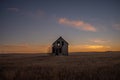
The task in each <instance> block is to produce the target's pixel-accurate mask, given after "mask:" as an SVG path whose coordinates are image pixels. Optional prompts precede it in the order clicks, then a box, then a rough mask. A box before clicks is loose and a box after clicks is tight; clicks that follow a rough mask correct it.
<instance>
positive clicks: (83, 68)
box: [0, 54, 120, 80]
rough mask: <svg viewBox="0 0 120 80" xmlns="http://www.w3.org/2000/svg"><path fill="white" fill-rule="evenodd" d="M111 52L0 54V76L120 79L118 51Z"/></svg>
mask: <svg viewBox="0 0 120 80" xmlns="http://www.w3.org/2000/svg"><path fill="white" fill-rule="evenodd" d="M112 55H113V56H111V55H110V56H109V55H107V56H106V55H102V54H100V55H84V56H83V55H78V56H68V57H63V56H61V57H51V56H46V57H43V56H35V57H25V58H23V57H20V58H18V57H17V59H16V57H14V58H13V57H4V58H3V57H0V80H120V77H119V76H120V55H119V54H117V55H116V54H112ZM115 55H116V56H115ZM1 60H2V61H1ZM15 60H16V61H15Z"/></svg>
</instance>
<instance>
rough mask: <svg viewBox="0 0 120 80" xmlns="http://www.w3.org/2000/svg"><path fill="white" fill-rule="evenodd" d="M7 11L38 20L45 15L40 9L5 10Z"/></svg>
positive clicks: (13, 8)
mask: <svg viewBox="0 0 120 80" xmlns="http://www.w3.org/2000/svg"><path fill="white" fill-rule="evenodd" d="M7 11H10V12H18V13H17V14H18V15H22V16H29V17H35V18H39V17H42V16H44V15H45V12H44V11H43V10H41V9H36V10H24V9H19V8H15V7H12V8H7Z"/></svg>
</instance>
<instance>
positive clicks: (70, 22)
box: [58, 18, 96, 32]
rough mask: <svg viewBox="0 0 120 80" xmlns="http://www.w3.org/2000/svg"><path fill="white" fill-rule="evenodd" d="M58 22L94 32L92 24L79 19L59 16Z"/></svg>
mask: <svg viewBox="0 0 120 80" xmlns="http://www.w3.org/2000/svg"><path fill="white" fill-rule="evenodd" d="M58 22H59V24H64V25H69V26H71V27H74V28H77V29H82V30H85V31H92V32H96V28H95V27H94V26H92V25H91V24H89V23H86V22H84V21H81V20H70V19H67V18H60V19H59V20H58Z"/></svg>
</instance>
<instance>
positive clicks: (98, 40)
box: [90, 39, 110, 43]
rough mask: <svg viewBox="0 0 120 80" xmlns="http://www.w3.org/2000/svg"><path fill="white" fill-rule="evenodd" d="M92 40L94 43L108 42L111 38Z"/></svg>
mask: <svg viewBox="0 0 120 80" xmlns="http://www.w3.org/2000/svg"><path fill="white" fill-rule="evenodd" d="M90 41H91V42H94V43H106V42H110V41H109V40H103V39H92V40H90Z"/></svg>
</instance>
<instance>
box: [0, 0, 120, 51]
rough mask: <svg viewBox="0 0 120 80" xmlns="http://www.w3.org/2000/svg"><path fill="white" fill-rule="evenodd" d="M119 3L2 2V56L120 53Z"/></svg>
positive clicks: (94, 0) (98, 0)
mask: <svg viewBox="0 0 120 80" xmlns="http://www.w3.org/2000/svg"><path fill="white" fill-rule="evenodd" d="M119 4H120V1H119V0H0V53H47V52H50V49H51V45H52V43H53V42H54V41H55V40H56V39H57V38H59V37H60V36H62V37H63V38H64V39H65V40H66V41H67V42H68V43H69V52H88V51H120V36H119V35H120V5H119Z"/></svg>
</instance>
